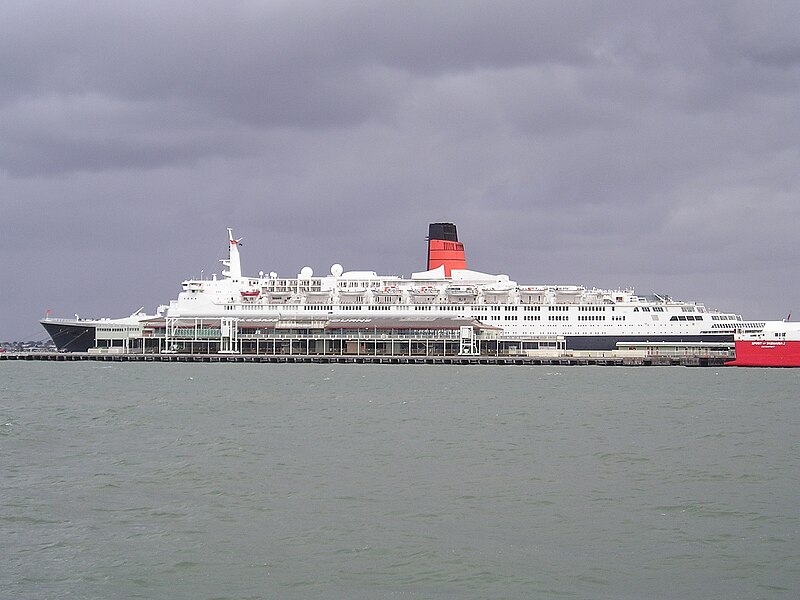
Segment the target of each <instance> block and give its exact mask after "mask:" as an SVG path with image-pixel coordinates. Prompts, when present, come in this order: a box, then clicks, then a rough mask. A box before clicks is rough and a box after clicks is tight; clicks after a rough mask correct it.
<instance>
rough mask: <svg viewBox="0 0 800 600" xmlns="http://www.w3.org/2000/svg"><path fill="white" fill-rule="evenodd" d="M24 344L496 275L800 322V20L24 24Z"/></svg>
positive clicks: (10, 9)
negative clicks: (321, 284)
mask: <svg viewBox="0 0 800 600" xmlns="http://www.w3.org/2000/svg"><path fill="white" fill-rule="evenodd" d="M0 210H1V213H0V217H1V218H0V241H1V242H2V243H1V244H0V252H2V256H0V276H1V278H0V340H10V339H36V338H44V337H45V335H44V330H43V329H42V328H41V327H40V325H39V324H38V320H39V319H40V318H42V317H43V316H44V315H45V312H46V311H47V310H48V309H51V310H52V311H53V315H54V316H62V317H71V316H73V315H74V314H75V313H79V314H80V315H81V316H86V317H89V316H95V317H100V316H112V317H118V316H125V315H127V314H130V313H132V312H133V311H135V310H136V309H138V308H139V307H140V306H142V305H144V307H145V308H146V309H147V311H148V312H152V311H153V310H154V309H155V308H156V306H157V305H158V304H160V303H166V302H167V301H168V300H169V299H171V298H174V297H175V296H176V295H177V293H178V291H179V289H180V282H181V280H183V279H185V278H187V277H191V276H199V275H200V273H201V270H203V271H204V274H205V275H209V274H210V273H212V272H220V271H221V266H219V264H218V263H217V260H218V259H219V258H222V257H223V256H224V254H225V252H226V248H227V246H226V237H225V236H226V232H225V228H226V227H233V228H234V233H235V234H236V235H237V236H243V237H244V240H243V247H242V249H241V251H242V264H243V268H244V270H245V272H246V273H250V274H257V273H258V271H259V270H264V271H277V272H278V273H279V274H280V275H283V276H294V275H296V274H297V273H298V272H299V271H300V269H301V268H302V267H303V266H305V265H309V266H311V267H312V268H313V269H314V271H315V273H317V274H326V273H328V272H329V269H330V266H331V264H332V263H334V262H340V263H342V264H343V265H344V267H345V269H365V270H376V271H378V272H379V273H384V274H399V275H408V274H410V273H411V272H412V271H419V270H423V269H424V267H425V236H426V234H427V224H428V223H429V222H431V221H453V222H455V223H457V225H458V229H459V236H460V239H461V240H462V241H463V242H465V245H466V250H467V261H468V266H469V267H470V268H473V269H476V270H481V271H487V272H493V273H507V274H508V275H510V276H511V278H512V279H514V280H516V281H518V282H520V283H526V284H536V283H561V284H582V285H585V286H587V287H594V286H597V287H604V288H617V287H628V286H632V287H635V288H636V290H637V291H638V292H640V293H641V294H648V293H651V292H659V293H668V294H670V295H672V296H673V297H674V298H680V299H684V300H696V301H700V302H703V303H705V304H706V305H707V306H708V307H710V308H719V309H722V310H729V311H735V312H738V313H741V314H742V315H743V316H744V317H745V318H775V319H780V318H783V317H785V316H786V315H787V313H789V312H790V311H796V316H798V317H800V277H798V264H800V238H798V235H797V230H798V223H800V19H798V17H797V3H796V1H789V0H787V1H783V2H712V1H703V2H680V1H674V0H673V1H670V2H664V1H663V0H659V1H654V2H646V1H640V0H636V1H630V2H627V1H618V2H614V1H610V2H565V1H563V0H558V1H554V2H534V1H531V0H525V1H521V2H498V1H492V2H470V1H465V0H460V1H435V0H424V1H420V2H411V1H402V2H399V1H398V2H375V1H362V2H349V1H335V2H334V1H330V0H324V1H323V0H318V1H309V2H303V1H298V0H287V1H269V2H268V1H235V0H227V1H225V2H219V1H213V2H212V1H202V0H191V1H186V2H181V1H175V0H171V1H170V2H162V1H160V0H159V1H155V2H146V1H138V2H99V1H98V2H88V1H81V0H75V1H66V0H65V1H60V2H50V1H39V2H37V1H33V0H23V1H14V0H6V1H5V2H3V4H2V7H1V8H0Z"/></svg>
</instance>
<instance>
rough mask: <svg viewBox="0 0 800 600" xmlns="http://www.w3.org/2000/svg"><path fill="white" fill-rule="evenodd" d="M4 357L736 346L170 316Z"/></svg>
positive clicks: (692, 361) (458, 325) (713, 350)
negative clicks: (570, 340) (70, 346)
mask: <svg viewBox="0 0 800 600" xmlns="http://www.w3.org/2000/svg"><path fill="white" fill-rule="evenodd" d="M0 358H2V359H6V360H15V359H16V360H53V361H80V360H98V361H137V362H206V363H210V362H216V363H221V362H234V363H236V362H238V363H242V362H249V363H357V364H443V365H480V364H484V365H609V366H639V365H643V366H654V365H685V366H720V365H723V364H724V363H725V362H726V361H729V360H732V358H733V349H732V344H730V343H725V342H722V343H708V342H693V341H689V342H683V341H676V342H663V341H659V342H652V343H651V342H647V341H641V342H624V343H623V342H619V343H618V344H617V347H616V349H610V348H607V349H604V350H581V351H578V350H571V349H569V348H567V344H566V341H565V338H564V337H563V336H557V335H553V336H513V335H508V334H507V333H505V332H504V331H503V329H502V328H500V327H496V326H493V325H489V324H486V323H482V322H480V321H477V320H473V319H463V318H440V317H432V318H415V319H381V318H369V319H366V318H363V319H362V318H352V319H349V318H335V319H320V320H310V319H307V320H298V319H236V318H223V319H202V318H191V319H190V318H169V317H167V318H162V319H156V320H148V321H145V322H142V323H141V324H140V325H138V326H135V327H131V326H127V327H120V326H115V325H113V324H111V325H107V326H101V327H97V329H96V331H95V334H94V344H93V347H89V348H88V351H87V352H57V353H38V352H32V353H19V354H11V353H7V354H6V355H1V354H0Z"/></svg>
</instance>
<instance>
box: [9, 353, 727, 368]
mask: <svg viewBox="0 0 800 600" xmlns="http://www.w3.org/2000/svg"><path fill="white" fill-rule="evenodd" d="M600 354H607V353H597V355H596V356H593V355H591V354H588V355H587V354H586V353H582V355H581V356H554V357H540V356H538V357H537V356H381V355H360V356H357V355H348V354H339V355H331V354H327V355H305V354H294V355H287V354H257V355H252V354H131V353H104V354H99V353H89V352H4V353H0V360H28V361H57V362H74V361H102V362H148V363H254V364H255V363H258V364H363V365H457V366H466V365H495V366H540V365H550V366H564V367H566V366H570V367H571V366H604V367H666V366H682V367H721V366H724V365H725V362H726V361H728V360H731V358H730V357H721V356H601V355H600Z"/></svg>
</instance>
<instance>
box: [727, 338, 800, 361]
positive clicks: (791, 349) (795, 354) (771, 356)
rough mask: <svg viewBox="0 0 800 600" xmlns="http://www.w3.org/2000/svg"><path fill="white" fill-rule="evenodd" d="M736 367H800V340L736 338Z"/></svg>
mask: <svg viewBox="0 0 800 600" xmlns="http://www.w3.org/2000/svg"><path fill="white" fill-rule="evenodd" d="M725 364H727V365H730V366H734V367H800V341H794V340H736V359H735V360H733V361H731V362H729V363H725Z"/></svg>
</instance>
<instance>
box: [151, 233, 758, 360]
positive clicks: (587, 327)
mask: <svg viewBox="0 0 800 600" xmlns="http://www.w3.org/2000/svg"><path fill="white" fill-rule="evenodd" d="M453 229H454V227H453ZM228 241H229V251H228V258H227V259H225V260H223V261H222V262H223V264H224V265H225V267H226V269H225V270H224V271H223V272H222V277H221V278H217V277H216V275H215V276H213V277H212V278H211V279H204V278H201V279H188V280H186V281H184V282H183V290H182V291H181V292H180V294H179V295H178V297H177V299H175V300H172V301H171V302H170V303H169V306H168V308H167V310H166V313H165V316H166V318H167V319H178V318H194V319H198V318H199V319H205V318H214V319H235V320H237V321H239V320H248V319H252V320H256V319H273V318H279V319H298V320H338V319H350V320H352V319H359V318H375V317H380V318H383V319H386V318H390V319H395V318H396V319H398V320H402V319H419V318H421V317H430V318H434V317H447V318H466V319H475V320H477V321H480V322H482V323H485V324H488V325H494V326H497V327H501V328H502V329H503V331H504V335H505V336H514V337H524V338H528V337H539V336H563V337H564V339H566V341H567V347H568V348H571V349H590V350H591V349H613V348H614V347H615V345H616V343H617V342H618V341H625V340H631V341H634V340H649V341H653V342H656V341H669V340H676V339H681V340H685V341H692V340H694V341H718V340H732V339H733V333H734V331H736V330H759V329H761V328H762V327H763V325H764V323H763V322H745V321H743V320H742V318H741V317H740V316H738V315H736V314H733V313H723V312H718V311H711V310H708V309H707V308H706V307H705V306H704V305H703V304H699V303H696V302H683V301H677V300H673V299H671V298H669V297H667V296H659V295H653V296H647V297H643V296H638V295H637V294H635V293H634V291H633V290H632V289H618V290H607V289H597V288H592V289H587V288H585V287H582V286H577V285H520V284H518V283H517V282H515V281H512V280H511V279H509V277H508V276H507V275H492V274H488V273H480V272H477V271H471V270H468V269H457V268H453V269H450V270H449V271H450V272H449V276H447V275H446V268H445V265H439V266H437V267H435V268H431V269H430V270H427V271H424V272H419V273H413V274H412V275H411V276H410V277H409V278H405V277H398V276H394V275H388V276H387V275H379V274H377V273H376V272H374V271H346V270H344V269H343V268H342V266H341V265H339V264H334V265H333V266H332V267H331V269H330V274H327V275H324V276H315V275H314V273H313V271H312V269H311V268H310V267H303V268H302V269H301V270H300V273H298V274H297V276H295V277H289V278H284V277H279V276H278V275H277V274H276V273H274V272H270V273H265V272H263V271H262V272H260V273H259V275H258V276H257V277H248V276H245V275H243V274H242V269H241V261H240V256H239V240H236V239H235V238H234V237H233V232H232V231H231V229H228ZM462 248H463V247H462Z"/></svg>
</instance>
